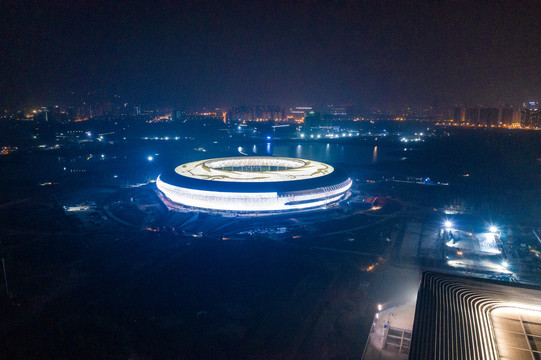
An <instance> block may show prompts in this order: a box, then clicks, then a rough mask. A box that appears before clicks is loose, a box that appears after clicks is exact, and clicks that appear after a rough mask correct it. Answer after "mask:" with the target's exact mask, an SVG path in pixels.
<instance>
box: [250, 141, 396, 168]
mask: <svg viewBox="0 0 541 360" xmlns="http://www.w3.org/2000/svg"><path fill="white" fill-rule="evenodd" d="M382 146H383V148H382ZM250 147H251V149H252V155H260V156H261V155H272V156H286V157H296V158H301V159H308V160H317V161H322V162H328V163H346V164H374V163H377V162H380V161H385V160H388V161H393V160H394V161H396V160H398V161H402V160H405V159H406V158H405V157H394V156H388V155H385V152H386V151H392V150H393V149H386V148H385V146H384V145H381V144H380V145H379V148H378V146H373V145H369V144H343V145H342V144H332V143H308V144H298V143H290V144H283V143H272V142H267V143H265V150H264V151H265V152H264V153H262V152H261V150H262V149H261V146H258V145H257V144H246V146H245V147H244V149H246V148H250Z"/></svg>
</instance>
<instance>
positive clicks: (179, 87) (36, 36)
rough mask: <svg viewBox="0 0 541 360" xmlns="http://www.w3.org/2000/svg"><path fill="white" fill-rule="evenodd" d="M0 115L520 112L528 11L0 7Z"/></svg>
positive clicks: (527, 66)
mask: <svg viewBox="0 0 541 360" xmlns="http://www.w3.org/2000/svg"><path fill="white" fill-rule="evenodd" d="M2 8H3V9H2V14H3V16H2V18H3V19H2V21H1V23H2V25H0V26H2V32H1V34H2V35H0V39H1V41H2V43H3V44H4V49H6V50H7V51H5V53H4V56H3V57H2V58H1V59H0V65H1V69H2V73H1V76H0V105H2V106H5V107H23V106H33V105H37V104H54V103H66V102H70V101H81V99H83V98H84V97H85V96H86V95H85V94H87V93H88V92H93V91H97V92H98V93H102V94H105V96H108V97H111V96H113V95H114V94H118V95H120V96H121V97H122V98H123V99H126V102H130V103H146V104H149V103H166V104H175V105H176V104H178V105H182V106H202V105H212V104H215V105H217V106H224V105H225V106H227V105H234V104H276V105H281V106H287V105H293V104H317V103H319V104H330V103H342V104H344V103H351V104H354V105H360V106H365V107H382V108H392V107H395V108H396V107H400V106H404V105H411V106H413V107H414V106H422V105H427V104H429V105H432V106H435V107H451V106H454V105H458V104H463V105H475V104H486V105H490V106H494V105H497V104H514V105H516V104H520V103H522V102H524V101H528V100H539V98H540V97H541V74H540V71H539V69H540V68H541V48H540V47H539V46H538V43H539V41H538V40H539V38H541V22H540V21H539V19H541V4H539V3H538V4H533V3H527V2H516V1H504V2H499V3H484V4H482V5H479V4H478V3H475V4H469V3H463V2H455V1H453V2H445V3H442V2H440V3H424V2H413V3H411V2H410V3H408V4H404V3H398V2H397V3H395V2H385V3H383V4H370V3H357V2H354V1H336V2H334V3H327V2H315V3H311V2H296V3H293V4H292V3H288V2H286V1H278V2H257V3H250V4H245V3H243V2H233V3H231V4H226V3H222V2H219V1H202V2H191V1H189V2H185V3H183V4H177V3H175V2H162V3H158V4H156V3H155V4H149V3H146V2H134V3H129V4H121V3H113V4H109V3H107V4H106V3H101V2H90V1H81V2H78V3H63V2H53V4H45V3H41V2H36V3H33V2H24V3H20V2H14V1H8V2H7V3H6V4H4V5H3V6H2Z"/></svg>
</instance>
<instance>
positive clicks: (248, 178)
mask: <svg viewBox="0 0 541 360" xmlns="http://www.w3.org/2000/svg"><path fill="white" fill-rule="evenodd" d="M156 184H157V187H158V189H159V190H160V191H161V192H162V193H163V195H164V196H165V197H166V198H167V199H168V200H169V201H171V202H172V203H173V204H176V205H182V206H187V207H193V208H198V209H209V210H221V211H235V212H282V211H295V210H302V209H311V208H318V207H322V206H325V205H328V204H330V203H334V202H337V201H339V200H341V199H343V198H344V197H345V196H346V195H347V193H348V190H349V188H350V187H351V179H350V178H349V177H348V176H347V175H346V174H345V173H344V172H343V171H341V170H339V169H335V168H333V167H332V166H330V165H327V164H324V163H321V162H318V161H312V160H303V159H295V158H285V157H265V156H247V157H229V158H217V159H208V160H200V161H194V162H190V163H187V164H183V165H180V166H178V167H177V168H175V169H174V170H171V171H169V172H166V173H163V174H161V175H160V176H159V177H158V179H157V181H156Z"/></svg>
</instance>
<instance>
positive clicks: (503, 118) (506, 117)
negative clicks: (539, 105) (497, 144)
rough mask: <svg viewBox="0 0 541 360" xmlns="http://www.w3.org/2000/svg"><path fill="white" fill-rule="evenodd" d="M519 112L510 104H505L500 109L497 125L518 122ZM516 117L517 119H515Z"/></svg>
mask: <svg viewBox="0 0 541 360" xmlns="http://www.w3.org/2000/svg"><path fill="white" fill-rule="evenodd" d="M518 115H519V112H518V111H516V110H515V109H513V107H512V106H510V105H506V106H505V107H503V108H501V109H500V119H499V122H498V123H499V125H504V126H511V125H513V124H514V123H517V122H520V116H518ZM517 119H518V120H517Z"/></svg>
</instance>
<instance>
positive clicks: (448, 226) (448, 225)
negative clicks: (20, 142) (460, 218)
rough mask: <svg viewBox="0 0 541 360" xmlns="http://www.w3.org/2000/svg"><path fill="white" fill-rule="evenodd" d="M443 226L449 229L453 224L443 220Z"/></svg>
mask: <svg viewBox="0 0 541 360" xmlns="http://www.w3.org/2000/svg"><path fill="white" fill-rule="evenodd" d="M443 225H444V226H445V228H446V229H450V228H452V227H453V223H452V222H451V221H450V220H445V222H444V223H443Z"/></svg>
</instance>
